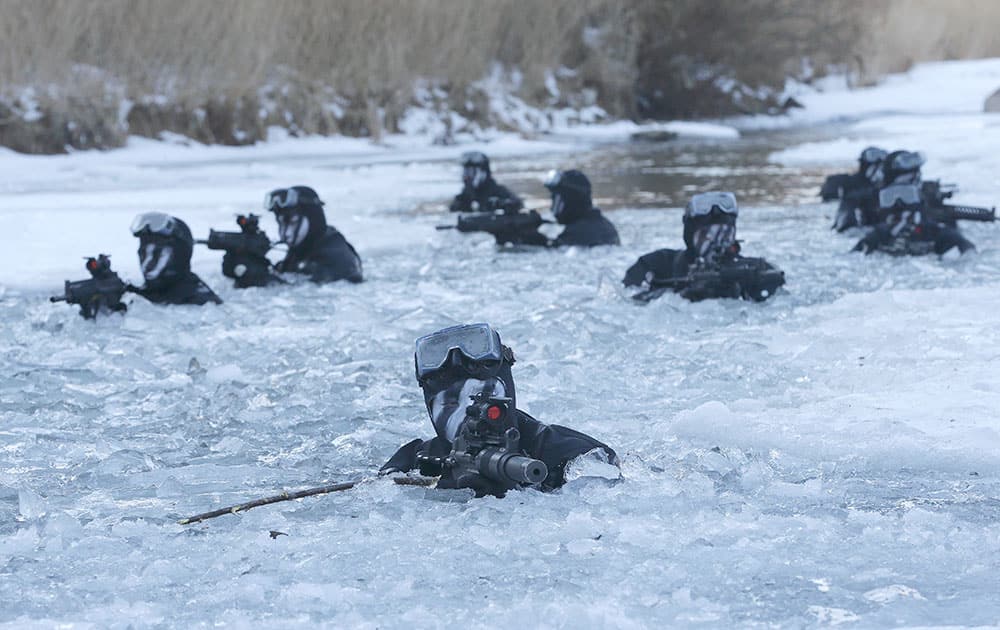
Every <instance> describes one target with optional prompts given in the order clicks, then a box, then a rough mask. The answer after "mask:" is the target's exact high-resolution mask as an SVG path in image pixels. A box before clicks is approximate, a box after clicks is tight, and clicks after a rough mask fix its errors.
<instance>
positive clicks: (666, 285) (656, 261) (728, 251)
mask: <svg viewBox="0 0 1000 630" xmlns="http://www.w3.org/2000/svg"><path fill="white" fill-rule="evenodd" d="M738 212H739V207H738V205H737V203H736V196H735V195H733V194H732V193H728V192H708V193H701V194H698V195H695V196H694V197H692V198H691V201H690V202H688V205H687V207H686V208H685V210H684V245H685V249H683V250H676V249H658V250H656V251H654V252H651V253H649V254H645V255H644V256H640V257H639V260H637V261H636V262H635V263H634V264H633V265H632V266H631V267H629V269H628V271H626V272H625V277H624V278H623V279H622V283H623V284H624V285H625V286H627V287H631V286H636V287H640V286H641V287H646V288H647V289H649V290H648V291H644V292H643V297H641V298H640V299H642V301H648V299H652V298H655V297H658V296H659V295H662V294H663V293H665V292H666V291H668V290H674V291H676V292H678V293H680V295H681V296H682V297H685V298H687V299H689V300H691V301H699V300H703V299H709V298H742V299H746V300H753V301H758V302H759V301H762V300H765V299H767V298H768V297H770V296H772V295H773V294H774V292H775V290H777V288H778V287H780V286H781V285H783V284H784V275H783V274H782V273H781V272H780V271H779V270H778V269H777V268H776V267H774V266H773V265H771V264H770V263H768V262H767V261H765V260H763V259H761V258H747V257H744V256H741V255H740V246H739V243H738V242H737V241H736V217H737V215H738ZM741 268H749V269H750V270H751V271H750V272H746V271H741ZM723 269H725V270H727V271H725V272H723V271H720V270H723ZM692 272H701V274H700V275H698V274H697V273H695V275H692ZM715 276H717V277H715ZM637 297H638V294H637Z"/></svg>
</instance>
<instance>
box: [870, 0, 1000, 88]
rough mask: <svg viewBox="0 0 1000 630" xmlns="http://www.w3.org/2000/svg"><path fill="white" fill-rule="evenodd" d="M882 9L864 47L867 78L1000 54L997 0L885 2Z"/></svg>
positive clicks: (890, 0) (897, 0)
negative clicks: (923, 64) (926, 64)
mask: <svg viewBox="0 0 1000 630" xmlns="http://www.w3.org/2000/svg"><path fill="white" fill-rule="evenodd" d="M876 7H877V9H878V11H876V12H875V13H874V14H873V16H872V20H871V22H870V24H869V25H868V29H867V30H868V32H867V33H866V37H865V38H864V40H862V42H861V45H860V47H859V48H860V50H861V52H862V54H861V55H860V56H859V62H858V69H859V73H860V76H861V78H862V80H864V81H866V82H867V81H872V80H876V79H878V78H879V77H880V76H883V75H884V74H887V73H890V72H899V71H902V70H906V69H908V68H909V67H910V66H911V65H912V64H914V63H917V62H920V61H932V60H943V59H974V58H979V57H996V56H1000V37H998V35H997V34H998V32H1000V2H997V0H884V1H883V2H881V3H877V4H876Z"/></svg>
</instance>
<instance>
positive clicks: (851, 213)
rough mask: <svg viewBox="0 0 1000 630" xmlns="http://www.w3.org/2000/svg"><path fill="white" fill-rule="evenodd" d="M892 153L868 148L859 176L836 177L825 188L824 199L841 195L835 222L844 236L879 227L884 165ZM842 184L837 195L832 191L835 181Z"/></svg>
mask: <svg viewBox="0 0 1000 630" xmlns="http://www.w3.org/2000/svg"><path fill="white" fill-rule="evenodd" d="M887 155H888V153H886V152H885V151H884V150H882V149H880V148H878V147H868V148H867V149H865V150H864V151H862V152H861V155H860V156H859V157H858V172H856V173H852V174H845V175H834V176H831V177H829V178H827V183H826V184H824V186H823V192H822V193H821V194H822V195H823V199H824V200H827V199H828V198H836V197H828V195H831V194H833V192H836V193H837V196H838V197H839V198H840V206H839V207H838V208H837V216H836V217H835V218H834V220H833V229H835V230H837V231H838V232H844V231H846V230H847V229H849V228H852V227H859V226H863V225H874V224H876V223H878V190H879V188H881V187H882V184H883V178H884V174H883V171H882V161H883V160H885V158H886V156H887ZM836 178H840V179H839V180H838V185H837V186H836V191H830V190H828V188H830V187H831V186H832V184H830V182H831V181H833V180H836Z"/></svg>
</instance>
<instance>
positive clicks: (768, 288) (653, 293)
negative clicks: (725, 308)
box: [632, 256, 785, 303]
mask: <svg viewBox="0 0 1000 630" xmlns="http://www.w3.org/2000/svg"><path fill="white" fill-rule="evenodd" d="M648 282H649V289H646V290H645V291H640V292H639V293H637V294H635V295H633V296H632V299H633V300H636V301H638V302H643V303H647V302H650V301H652V300H655V299H656V298H658V297H660V296H661V295H663V294H664V293H666V292H667V291H676V292H679V293H680V294H681V295H682V296H684V297H685V298H687V299H689V300H691V301H692V302H698V301H700V300H704V299H708V298H740V299H744V300H752V301H754V302H763V301H764V300H766V299H767V298H769V297H771V296H772V295H774V292H775V291H776V290H777V289H778V287H780V286H782V285H783V284H785V272H784V271H782V270H780V269H777V268H776V267H774V266H773V265H771V264H770V263H769V262H767V261H766V260H764V259H763V258H746V257H743V256H729V257H726V258H724V259H722V260H721V261H719V262H715V263H709V262H706V261H704V260H699V261H698V262H696V263H694V264H693V265H691V267H690V268H689V269H688V273H687V275H685V276H679V277H673V278H657V277H653V278H651V279H650V280H649V281H648Z"/></svg>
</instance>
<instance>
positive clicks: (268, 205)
mask: <svg viewBox="0 0 1000 630" xmlns="http://www.w3.org/2000/svg"><path fill="white" fill-rule="evenodd" d="M300 203H305V204H313V205H317V206H322V205H323V202H322V201H320V200H319V197H317V196H316V195H311V194H309V193H300V192H299V191H298V189H297V188H278V189H277V190H272V191H271V192H269V193H267V194H266V195H264V209H265V210H270V211H271V212H279V211H280V210H284V209H286V208H294V207H295V206H297V205H299V204H300Z"/></svg>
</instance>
